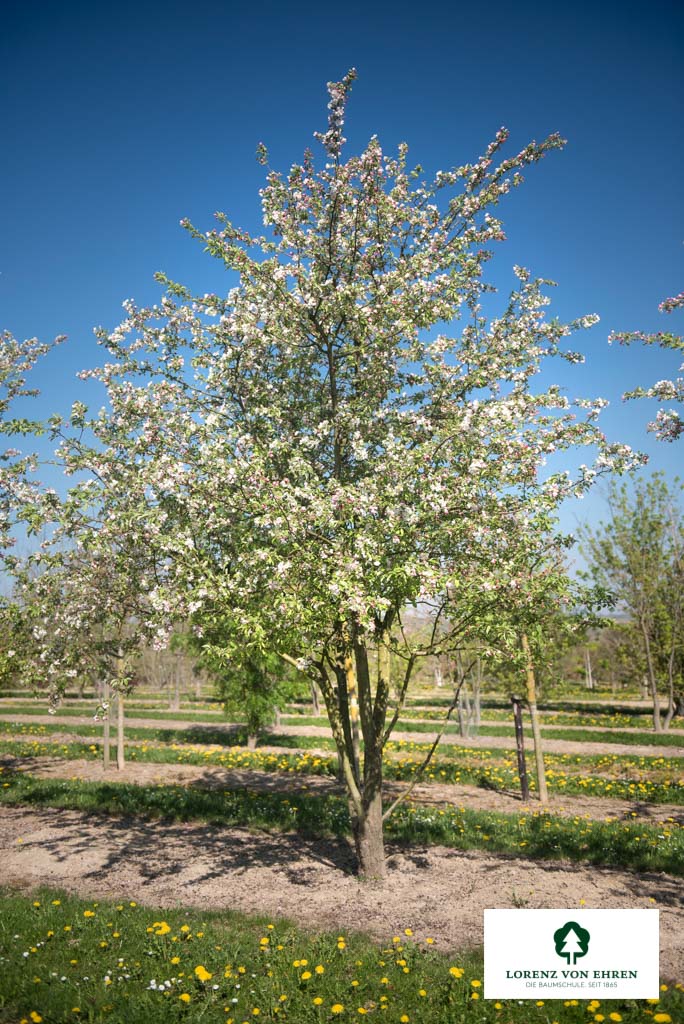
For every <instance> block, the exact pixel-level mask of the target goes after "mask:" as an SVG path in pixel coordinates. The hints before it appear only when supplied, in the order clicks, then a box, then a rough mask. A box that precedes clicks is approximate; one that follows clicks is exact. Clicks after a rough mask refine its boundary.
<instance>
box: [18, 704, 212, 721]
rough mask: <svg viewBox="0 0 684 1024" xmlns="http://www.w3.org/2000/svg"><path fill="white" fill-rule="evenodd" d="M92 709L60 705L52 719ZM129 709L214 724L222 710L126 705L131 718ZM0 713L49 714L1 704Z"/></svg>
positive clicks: (146, 715)
mask: <svg viewBox="0 0 684 1024" xmlns="http://www.w3.org/2000/svg"><path fill="white" fill-rule="evenodd" d="M94 708H95V705H94V703H89V704H85V705H84V706H83V707H81V708H78V707H73V706H65V705H62V706H61V707H60V708H59V710H58V711H57V712H56V714H55V715H54V718H55V720H57V721H59V719H60V718H87V717H92V714H93V711H94ZM130 708H132V709H133V711H134V712H136V713H137V712H141V714H140V717H141V718H151V719H153V720H154V721H160V722H163V721H164V720H167V721H177V720H178V719H183V720H184V721H186V722H211V723H213V724H215V723H216V720H217V718H218V719H219V720H221V718H222V715H221V712H222V708H220V707H219V708H218V709H217V710H216V711H187V710H185V709H182V710H179V711H171V710H170V708H166V709H165V710H163V711H160V710H159V709H156V710H155V709H153V708H152V709H147V708H144V707H141V706H140V705H138V706H137V707H136V705H135V704H133V703H131V705H130V706H128V705H127V713H128V714H129V715H130V716H131V717H135V715H133V714H131V711H130ZM0 713H1V714H3V715H47V714H48V713H49V712H48V708H47V705H46V706H45V707H37V706H36V705H35V704H3V705H2V706H1V707H0Z"/></svg>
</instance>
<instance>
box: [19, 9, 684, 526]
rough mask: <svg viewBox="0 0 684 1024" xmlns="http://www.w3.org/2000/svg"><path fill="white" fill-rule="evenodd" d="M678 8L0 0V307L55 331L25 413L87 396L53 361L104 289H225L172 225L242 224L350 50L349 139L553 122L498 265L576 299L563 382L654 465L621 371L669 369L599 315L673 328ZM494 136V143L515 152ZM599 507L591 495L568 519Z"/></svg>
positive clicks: (86, 333)
mask: <svg viewBox="0 0 684 1024" xmlns="http://www.w3.org/2000/svg"><path fill="white" fill-rule="evenodd" d="M683 47H684V7H683V6H682V5H681V3H677V2H667V0H652V2H648V3H630V2H621V3H613V2H605V0H604V2H598V3H584V2H582V0H576V2H573V3H568V2H565V3H548V2H545V3H536V2H525V0H521V2H519V3H503V2H500V0H492V2H490V3H488V4H486V5H484V4H482V5H477V4H473V3H470V4H464V3H460V2H458V0H456V2H453V3H448V4H444V5H443V6H441V5H440V4H438V3H437V4H427V5H417V4H412V5H410V6H406V7H404V6H402V5H399V4H397V3H396V2H394V3H370V4H369V5H366V4H363V3H359V2H357V0H351V2H348V3H345V4H335V5H332V4H330V5H326V4H321V3H316V4H313V3H308V2H304V3H284V2H282V0H281V2H277V3H275V2H270V0H266V2H262V3H259V4H248V3H244V0H242V2H240V3H230V2H223V3H222V2H218V0H213V2H212V0H195V2H193V3H184V4H181V3H174V2H172V0H171V2H168V3H159V2H157V0H151V2H150V0H139V2H138V3H135V4H132V3H129V2H127V0H124V2H121V3H118V4H100V3H85V2H84V3H74V2H71V0H61V2H57V0H53V2H50V0H42V2H41V0H37V2H30V0H28V2H27V0H5V2H4V4H3V13H2V33H1V37H0V77H1V78H2V95H3V105H2V108H3V113H2V134H1V140H2V151H3V157H2V161H1V164H0V177H1V184H2V188H1V191H0V195H1V197H2V199H1V201H2V205H3V210H2V231H1V235H0V326H2V327H6V328H9V329H10V330H11V331H12V332H13V333H15V334H16V335H18V336H21V337H27V336H33V335H38V336H39V337H41V338H44V339H48V338H51V337H53V336H54V335H56V334H59V333H65V334H67V335H68V336H69V341H68V343H67V344H66V345H65V346H62V347H61V348H60V349H58V350H57V351H56V352H54V353H53V354H52V355H51V356H50V357H49V360H48V361H46V363H45V364H44V365H43V366H42V367H41V369H40V374H39V377H40V380H39V383H40V386H41V387H42V390H43V395H42V399H41V405H40V411H41V413H44V414H47V413H48V412H51V411H55V410H57V411H62V412H64V411H66V410H67V409H68V408H69V406H70V404H71V401H73V400H74V399H75V398H79V397H80V398H83V397H85V398H86V400H87V395H86V396H84V394H83V391H82V388H83V385H81V384H79V382H78V381H76V380H75V378H74V374H75V372H76V371H77V370H78V369H81V368H82V367H84V366H91V365H95V364H97V363H98V362H99V361H100V353H99V350H97V348H96V345H95V341H94V338H93V335H92V328H93V326H95V325H98V324H102V325H105V326H107V327H113V326H114V325H115V324H116V323H118V321H119V320H120V319H121V315H122V314H121V302H122V300H123V299H125V298H128V297H132V298H135V299H136V300H138V301H139V302H148V301H153V300H155V299H156V298H157V297H158V295H159V289H158V286H157V285H156V284H155V283H154V281H153V279H152V274H153V272H154V271H156V270H164V271H165V272H166V273H168V274H169V275H170V276H171V277H173V278H175V279H176V280H180V281H183V282H184V283H186V284H189V285H190V286H191V287H193V288H196V289H198V290H201V291H202V292H204V291H209V290H215V289H220V288H222V287H225V284H226V279H225V275H223V273H222V271H221V269H220V267H219V266H218V264H216V263H215V261H212V260H211V259H210V258H209V257H207V256H204V255H203V254H202V252H201V249H200V247H199V246H198V245H197V243H194V242H193V241H192V240H190V239H189V237H188V236H187V235H186V234H185V232H183V231H182V229H181V228H180V227H179V223H178V222H179V220H180V218H181V217H185V216H187V217H189V218H190V219H191V220H193V221H194V222H195V223H196V224H197V225H198V226H199V227H202V228H208V227H210V226H211V225H212V214H213V212H214V211H215V210H224V211H225V212H226V213H227V214H228V215H229V216H230V217H231V219H232V220H234V221H235V222H237V223H239V224H242V225H243V226H244V227H247V228H251V229H257V228H258V227H259V225H260V210H259V206H258V196H257V190H258V188H259V187H260V186H261V184H262V183H263V169H262V168H261V167H259V166H258V164H257V163H256V161H255V159H254V151H255V148H256V144H257V142H259V141H260V140H263V141H264V142H265V143H266V144H267V146H268V148H269V151H270V162H271V165H272V166H274V167H276V168H280V169H286V168H287V167H288V166H289V164H290V163H291V162H292V161H293V160H296V159H299V158H300V156H301V153H302V151H303V149H304V148H305V146H307V145H310V144H312V132H313V131H314V130H317V129H321V128H322V127H323V126H324V123H325V116H326V109H325V105H326V102H327V95H326V92H325V83H326V81H328V80H329V79H339V78H340V77H342V75H343V74H344V73H345V71H346V70H347V69H348V68H349V67H350V66H355V67H356V68H357V69H358V73H359V77H358V80H357V81H356V83H355V84H354V89H353V94H352V99H351V102H350V105H349V109H348V121H347V129H348V130H347V132H346V134H347V136H348V138H349V144H348V145H349V150H350V151H352V150H353V151H358V150H360V149H361V148H362V147H363V146H364V145H365V143H366V142H367V140H368V138H369V137H370V136H371V135H372V134H377V135H378V136H379V138H380V141H381V142H382V144H383V146H384V148H385V149H391V148H393V147H395V146H396V144H397V143H398V142H399V141H402V140H405V141H406V142H408V143H409V145H410V148H411V153H412V156H413V157H414V159H415V160H416V161H420V162H421V163H422V164H423V165H424V166H425V168H426V170H427V171H430V172H431V171H434V170H436V169H438V168H445V167H448V166H450V165H453V164H458V163H462V162H467V161H469V160H471V159H475V158H476V157H477V156H478V155H479V154H480V153H481V152H482V151H483V149H484V147H485V146H486V144H487V142H488V141H489V140H490V139H491V137H492V136H493V135H494V133H495V131H496V129H497V128H498V127H499V126H500V125H502V124H503V125H506V126H507V127H508V128H509V129H510V130H511V143H510V145H511V152H513V151H516V152H517V150H518V149H519V148H522V146H523V145H525V144H526V143H527V142H528V141H529V140H530V139H531V138H536V139H537V140H540V139H541V138H543V137H544V136H545V135H547V134H548V133H550V132H552V131H559V132H560V133H561V134H562V135H563V136H565V137H566V138H567V139H568V140H569V142H568V146H567V148H566V150H565V151H564V152H563V153H560V154H557V153H556V154H553V155H552V156H550V157H549V158H548V159H547V160H545V161H544V162H543V163H542V164H541V165H539V167H537V168H534V169H532V170H531V171H530V172H529V174H528V175H527V179H528V180H527V182H526V184H525V186H524V187H523V189H522V190H520V191H519V192H518V193H517V194H516V195H515V196H514V197H513V198H512V199H511V201H510V202H509V203H507V204H505V205H504V206H502V207H501V215H502V217H503V219H504V222H505V226H506V229H507V234H508V238H509V241H508V242H507V243H506V244H505V245H504V246H503V247H502V248H501V255H500V257H499V262H498V265H497V266H498V269H497V274H499V275H500V280H501V283H502V284H506V285H507V284H508V277H507V268H508V267H510V266H512V264H513V263H519V264H523V265H526V266H528V267H530V269H531V270H532V271H533V272H534V273H535V274H539V275H541V276H545V277H549V278H552V279H553V280H555V281H557V282H558V283H559V287H558V288H557V289H556V291H555V295H554V304H553V307H552V309H553V311H554V312H555V313H556V314H557V315H559V316H560V317H562V318H570V317H573V316H577V315H581V314H584V313H591V312H596V313H598V314H600V316H601V324H600V325H599V326H598V327H595V328H594V329H593V330H592V331H591V332H590V333H588V334H587V335H586V336H585V338H584V341H583V348H584V351H585V352H586V354H587V364H586V366H585V367H583V368H582V369H581V370H576V371H573V375H572V377H571V378H568V379H567V383H568V385H569V387H570V388H571V391H574V392H576V393H584V394H587V395H594V394H601V395H603V396H605V397H607V398H609V399H610V400H611V403H612V406H611V409H610V410H609V411H608V413H607V414H605V416H604V419H603V423H604V425H605V429H606V430H607V432H608V433H609V435H610V436H611V437H612V438H614V439H616V440H622V441H625V442H627V443H629V444H632V445H633V446H635V447H641V448H642V449H643V450H645V451H647V452H649V453H650V454H651V456H652V462H651V468H662V469H664V470H666V472H668V474H669V475H674V473H675V472H676V470H677V466H678V463H682V462H684V459H683V456H684V442H683V441H680V442H679V444H675V445H664V444H662V443H660V444H659V443H657V442H655V441H654V440H653V439H652V437H651V435H648V434H647V433H646V430H645V427H646V423H647V422H648V420H649V419H650V418H652V415H653V411H654V410H653V408H649V407H648V406H647V405H646V404H644V403H636V404H635V403H630V404H628V405H626V406H624V405H622V403H621V402H620V395H621V393H622V391H624V390H625V389H627V388H629V387H632V386H634V385H636V384H638V383H642V384H649V383H652V382H654V381H655V380H657V379H660V378H662V377H667V376H672V375H674V373H675V371H676V367H677V363H678V360H677V359H676V357H674V356H673V355H672V354H667V353H663V352H661V351H659V350H653V349H651V350H645V351H644V350H642V351H639V350H637V349H629V350H625V349H620V348H614V349H611V348H609V347H608V346H607V343H606V338H607V335H608V333H609V331H610V330H611V329H637V328H638V329H643V330H649V331H652V330H658V329H665V328H668V327H669V328H671V329H678V330H679V331H683V330H684V323H683V322H682V320H683V319H684V318H682V316H681V314H674V315H673V316H672V317H669V318H665V317H664V316H663V315H662V314H659V313H658V312H657V306H658V303H659V302H660V301H661V299H663V298H664V297H665V296H668V295H674V294H676V293H678V292H680V291H681V290H682V289H683V288H684V245H683V243H684V223H683V217H682V213H683V207H684V200H683V194H684V189H683V188H682V184H683V173H682V168H683V167H684V159H683V158H684V140H683V138H682V130H681V128H682V124H684V110H683V106H684V104H683V102H682V101H683V96H684V88H683V85H684V79H683V75H682V59H681V57H682V52H683ZM514 147H515V149H514ZM597 511H600V500H599V499H598V498H597V499H588V500H585V502H584V503H583V504H582V505H578V506H577V507H576V508H575V509H568V510H567V513H566V514H565V516H564V522H565V525H566V526H567V527H568V528H572V527H573V526H574V524H575V521H576V519H577V518H579V519H584V518H586V516H587V515H588V514H592V515H593V514H596V513H597Z"/></svg>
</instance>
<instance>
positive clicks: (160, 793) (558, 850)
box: [0, 772, 684, 877]
mask: <svg viewBox="0 0 684 1024" xmlns="http://www.w3.org/2000/svg"><path fill="white" fill-rule="evenodd" d="M3 777H4V778H5V779H6V780H7V781H8V782H9V786H8V787H7V788H4V789H2V790H0V801H1V802H3V803H6V804H16V805H29V806H34V807H61V808H65V809H70V810H75V811H82V812H85V813H87V814H91V815H94V814H99V815H115V816H121V817H117V819H112V818H110V819H109V820H108V821H107V822H106V825H105V826H104V827H106V828H107V829H114V830H117V829H119V830H120V831H119V834H118V839H117V842H116V843H115V844H114V846H113V847H112V852H111V855H110V856H111V858H112V861H111V863H110V864H109V865H108V866H110V867H111V866H114V865H115V864H116V863H117V862H122V863H123V862H125V859H126V857H127V856H128V855H129V854H130V853H131V852H133V853H136V854H141V853H143V852H144V849H145V844H147V850H148V853H149V862H147V861H146V862H145V871H146V872H151V874H150V877H156V876H157V875H158V874H160V873H162V871H169V870H177V869H178V864H179V863H181V861H179V862H178V864H176V863H175V862H174V864H173V865H172V867H171V868H169V863H168V857H167V851H164V854H163V856H162V858H161V860H160V861H159V862H157V861H155V831H156V829H157V826H156V825H155V823H154V819H162V820H163V821H164V835H165V836H168V835H169V834H170V835H171V836H175V837H176V838H178V839H179V841H180V839H181V837H182V836H183V835H184V834H185V830H184V829H180V830H178V832H177V833H175V832H174V826H175V823H187V822H200V823H202V825H201V827H200V832H202V834H203V835H205V836H212V837H213V840H215V841H216V843H217V844H218V847H217V850H218V853H217V856H218V862H219V865H223V866H218V867H217V868H216V871H215V874H216V876H217V877H218V876H220V874H221V872H222V871H224V870H227V868H228V867H230V868H231V869H233V870H239V869H240V868H241V867H246V866H248V865H255V864H267V865H273V866H275V865H277V866H278V867H279V868H281V869H282V870H287V866H288V864H289V863H290V861H289V860H288V859H287V855H286V851H289V856H290V858H291V857H292V855H293V851H294V850H298V851H299V856H300V857H301V856H304V857H305V858H306V859H310V860H319V861H320V862H321V863H325V864H328V865H334V866H335V867H338V868H339V869H341V870H343V871H346V872H349V871H351V870H353V855H352V848H351V844H350V841H349V835H350V822H349V812H348V807H347V803H346V800H345V799H344V798H343V797H341V796H339V795H336V794H335V793H334V792H327V793H320V792H319V793H312V792H306V793H304V792H301V791H299V792H296V791H294V790H293V789H290V790H289V791H286V792H283V789H282V781H281V780H278V778H277V777H276V776H273V777H271V778H270V779H269V778H268V777H267V778H264V777H263V775H260V786H259V791H258V792H257V791H253V790H250V789H249V788H225V786H226V784H227V782H228V780H227V779H226V780H223V781H222V780H221V779H217V776H216V773H215V772H211V773H209V772H207V773H206V776H202V777H200V778H199V779H198V780H196V782H195V783H194V784H193V785H191V786H179V785H175V786H174V785H149V786H140V785H132V784H126V783H119V782H109V781H98V782H80V781H74V780H60V779H44V778H36V777H35V776H31V775H29V774H28V773H25V772H16V773H14V774H12V773H6V774H5V775H4V776H3ZM290 785H291V782H290ZM330 785H331V786H332V785H333V784H332V783H331V784H330ZM217 787H222V788H217ZM117 821H121V822H122V823H121V824H117ZM212 827H213V829H214V830H218V831H210V832H206V829H207V828H209V829H212ZM662 827H663V826H659V827H656V826H653V825H646V824H643V823H641V822H638V823H631V822H613V823H606V822H602V821H596V820H594V821H585V820H584V819H580V820H579V821H576V820H574V819H571V818H560V817H553V816H552V815H535V814H530V813H529V812H521V813H516V814H505V813H501V812H490V811H475V810H468V809H464V810H463V811H461V810H460V809H457V808H454V807H443V808H439V807H425V806H420V805H417V806H412V807H406V806H402V807H400V808H399V809H398V811H397V812H395V814H394V815H393V816H392V817H391V818H390V819H389V821H388V822H387V825H386V831H385V835H386V838H387V840H388V842H390V843H392V844H398V845H399V847H400V848H401V849H403V850H409V851H412V852H416V851H415V847H416V845H418V846H432V845H442V846H450V847H455V848H458V849H460V850H473V849H479V850H484V851H487V852H489V853H492V854H506V855H510V856H514V857H516V858H524V859H525V860H528V859H532V860H538V861H542V862H546V861H554V860H561V859H565V860H572V861H579V862H585V863H589V864H594V865H597V866H609V867H620V868H628V869H631V870H635V871H651V872H652V871H665V872H668V873H670V874H673V875H684V835H681V834H680V830H678V829H673V830H672V836H671V837H665V836H664V835H662V834H659V830H660V828H662ZM68 828H69V829H70V830H71V833H70V836H69V838H68V840H67V843H68V845H69V847H70V848H72V847H73V844H74V843H78V842H80V840H79V837H78V828H77V827H76V828H75V829H74V828H73V826H72V825H71V824H69V826H68ZM223 828H230V829H236V828H238V829H252V830H262V831H264V830H266V831H268V832H269V833H271V835H270V837H269V841H268V842H266V843H261V842H259V840H258V838H257V837H255V836H251V835H249V834H244V835H238V836H237V837H236V836H235V834H234V833H231V835H230V836H229V837H226V836H225V835H223V834H222V833H221V831H220V829H223ZM169 830H171V831H170V833H169ZM195 832H196V830H193V834H195ZM283 833H285V834H283ZM293 833H296V834H293ZM331 837H334V839H333V841H332V842H331ZM165 842H166V840H165ZM138 843H141V844H142V846H141V847H140V848H138V847H137V846H136V845H135V844H138ZM131 844H133V849H132V850H131ZM86 847H87V842H86ZM86 847H84V849H85V848H86ZM72 852H73V849H72ZM424 852H425V851H423V854H424ZM54 853H55V855H56V856H58V857H59V856H60V843H59V842H57V841H56V842H55V844H54ZM188 857H192V850H191V849H190V850H186V851H185V852H184V853H183V854H182V863H183V864H187V860H188ZM155 865H156V866H155ZM98 870H101V868H98ZM155 872H156V874H155ZM212 877H213V873H212Z"/></svg>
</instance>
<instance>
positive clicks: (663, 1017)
mask: <svg viewBox="0 0 684 1024" xmlns="http://www.w3.org/2000/svg"><path fill="white" fill-rule="evenodd" d="M653 1020H654V1021H655V1022H656V1024H672V1017H671V1016H670V1014H669V1013H654V1014H653Z"/></svg>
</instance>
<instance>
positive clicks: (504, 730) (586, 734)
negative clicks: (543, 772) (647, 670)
mask: <svg viewBox="0 0 684 1024" xmlns="http://www.w3.org/2000/svg"><path fill="white" fill-rule="evenodd" d="M281 721H282V724H283V725H318V726H326V725H327V721H326V719H325V718H323V717H322V716H319V717H318V718H316V717H314V716H313V715H292V716H291V715H288V716H283V718H282V719H281ZM395 731H396V732H417V733H435V732H438V731H439V721H435V722H434V723H432V722H416V721H412V720H411V719H401V718H400V719H399V721H398V722H397V726H396V730H395ZM444 735H445V736H457V735H458V726H457V725H453V724H449V725H447V727H446V729H445V730H444ZM477 735H478V736H508V737H510V738H511V740H513V739H514V737H515V731H514V729H513V726H512V725H510V726H509V725H482V726H480V727H479V728H478V729H477ZM542 735H543V736H544V737H545V738H546V739H547V740H572V741H573V742H576V743H619V744H624V745H625V746H630V745H632V746H634V745H640V746H649V747H684V735H676V734H672V733H661V734H659V735H656V734H655V733H652V732H639V731H638V730H637V729H630V730H629V731H624V730H623V731H620V732H618V731H613V732H600V733H599V732H591V731H590V730H588V729H581V728H577V729H571V728H565V729H546V730H545V729H544V727H543V724H542ZM525 738H526V739H527V740H528V742H531V740H532V733H531V730H530V728H529V726H527V727H526V729H525Z"/></svg>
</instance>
